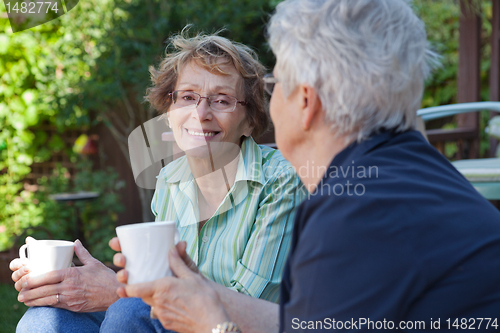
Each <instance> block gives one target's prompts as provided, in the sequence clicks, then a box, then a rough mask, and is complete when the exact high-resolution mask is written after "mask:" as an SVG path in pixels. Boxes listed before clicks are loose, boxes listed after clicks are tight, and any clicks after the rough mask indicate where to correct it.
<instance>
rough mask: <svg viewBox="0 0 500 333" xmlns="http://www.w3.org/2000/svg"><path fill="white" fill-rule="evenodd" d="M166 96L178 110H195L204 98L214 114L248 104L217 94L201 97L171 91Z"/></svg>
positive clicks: (193, 93)
mask: <svg viewBox="0 0 500 333" xmlns="http://www.w3.org/2000/svg"><path fill="white" fill-rule="evenodd" d="M168 96H170V97H171V98H172V101H173V102H174V105H175V106H177V107H178V108H195V107H197V106H198V105H199V104H200V103H201V100H202V98H205V99H206V100H207V103H208V106H209V107H210V108H211V109H212V110H214V111H216V112H233V111H234V109H236V105H237V104H238V103H239V104H241V105H247V104H248V103H247V102H245V101H238V99H236V98H235V97H233V96H229V95H222V94H219V95H210V96H206V97H203V96H201V95H200V94H198V93H195V92H194V91H186V90H176V91H172V92H171V93H169V94H168Z"/></svg>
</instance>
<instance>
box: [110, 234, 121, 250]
mask: <svg viewBox="0 0 500 333" xmlns="http://www.w3.org/2000/svg"><path fill="white" fill-rule="evenodd" d="M109 247H110V248H111V249H113V250H115V251H121V250H122V248H121V246H120V241H119V240H118V237H113V238H111V239H110V241H109Z"/></svg>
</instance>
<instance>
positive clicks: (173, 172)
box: [156, 156, 190, 180]
mask: <svg viewBox="0 0 500 333" xmlns="http://www.w3.org/2000/svg"><path fill="white" fill-rule="evenodd" d="M186 166H187V158H186V156H181V157H179V158H177V159H175V160H173V161H172V162H170V163H168V164H167V165H165V166H164V167H163V168H162V169H161V170H160V172H159V173H158V176H157V177H156V178H158V179H167V180H172V178H174V179H175V180H180V178H181V177H182V176H183V175H184V173H185V172H186V170H190V169H189V168H187V169H186Z"/></svg>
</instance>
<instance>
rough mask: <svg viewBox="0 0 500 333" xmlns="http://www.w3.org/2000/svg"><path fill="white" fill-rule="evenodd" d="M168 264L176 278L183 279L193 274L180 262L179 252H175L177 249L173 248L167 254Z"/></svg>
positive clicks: (182, 261)
mask: <svg viewBox="0 0 500 333" xmlns="http://www.w3.org/2000/svg"><path fill="white" fill-rule="evenodd" d="M168 262H169V265H170V269H171V270H172V273H174V275H175V276H177V277H178V278H183V279H185V278H188V277H190V276H192V275H193V274H195V273H193V271H191V269H189V267H188V266H186V263H185V262H184V260H182V258H181V257H180V255H179V252H177V248H175V247H173V248H171V249H170V251H169V252H168Z"/></svg>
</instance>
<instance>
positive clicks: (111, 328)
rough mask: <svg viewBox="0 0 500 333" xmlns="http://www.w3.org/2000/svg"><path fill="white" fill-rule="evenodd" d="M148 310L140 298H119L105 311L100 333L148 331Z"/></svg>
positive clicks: (149, 320) (149, 326)
mask: <svg viewBox="0 0 500 333" xmlns="http://www.w3.org/2000/svg"><path fill="white" fill-rule="evenodd" d="M150 309H151V308H150V307H149V306H148V305H147V304H146V303H144V302H143V301H142V300H141V299H140V298H121V299H119V300H118V301H116V302H115V303H113V304H112V305H111V306H110V307H109V308H108V311H106V317H105V319H104V322H103V323H102V327H101V332H134V331H136V332H137V330H140V331H141V332H147V331H150V330H151V328H152V326H151V318H150Z"/></svg>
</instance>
